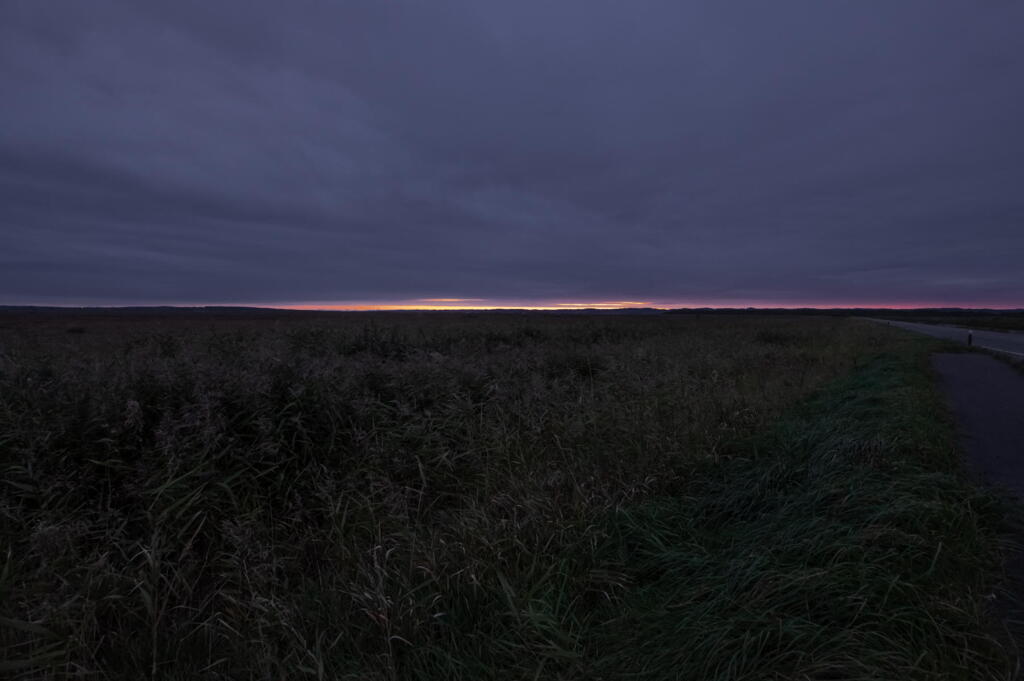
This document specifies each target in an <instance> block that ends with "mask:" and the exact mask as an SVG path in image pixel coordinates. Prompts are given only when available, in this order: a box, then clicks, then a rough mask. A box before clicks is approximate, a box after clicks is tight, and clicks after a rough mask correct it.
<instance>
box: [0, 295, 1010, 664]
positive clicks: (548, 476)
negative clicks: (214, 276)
mask: <svg viewBox="0 0 1024 681" xmlns="http://www.w3.org/2000/svg"><path fill="white" fill-rule="evenodd" d="M936 344H937V342H936V341H932V340H929V339H923V338H915V337H912V336H910V335H909V334H905V333H902V332H900V331H898V330H895V329H891V328H887V327H884V326H882V325H875V324H871V323H869V322H865V321H858V320H850V319H841V318H806V319H802V318H781V317H773V318H771V319H759V318H753V317H730V318H714V317H701V318H698V319H693V318H673V317H671V316H662V317H635V318H634V317H630V318H621V317H586V316H580V317H552V316H547V317H542V316H488V315H482V316H478V317H470V316H456V315H452V316H443V315H433V316H430V315H427V316H397V315H396V316H386V315H379V316H369V315H364V316H360V315H341V316H337V317H331V318H326V317H317V318H308V319H307V318H305V317H300V316H289V317H282V318H262V319H259V320H246V319H208V318H203V317H195V318H191V317H182V318H175V319H159V318H157V319H132V318H125V319H118V318H111V319H102V318H89V319H85V320H84V321H83V320H80V321H75V320H72V319H70V318H69V319H68V320H65V319H62V318H59V317H57V318H48V319H45V320H32V319H19V320H14V321H11V320H4V319H0V471H2V481H3V482H2V487H0V538H2V540H3V544H2V547H3V548H4V555H2V556H0V561H2V562H3V564H2V566H0V672H2V673H3V674H6V675H8V676H9V677H10V678H26V679H27V678H33V679H35V678H68V677H71V678H77V677H82V678H90V679H108V678H109V679H302V678H310V679H374V680H398V679H423V680H426V679H595V680H600V679H608V680H611V679H623V680H624V679H631V680H636V679H822V680H824V679H855V678H856V679H947V678H948V679H968V678H972V679H996V678H1009V675H1010V673H1011V671H1012V669H1013V665H1014V664H1015V662H1014V660H1015V653H1014V651H1013V649H1012V646H1011V645H1010V644H1009V642H1008V641H1007V639H1006V637H1005V636H1003V635H1002V634H1001V632H1000V630H999V627H998V625H997V624H996V623H995V619H994V618H993V617H992V614H991V613H989V612H988V610H987V603H988V602H989V600H990V595H991V593H992V591H993V589H994V588H995V587H996V584H997V579H998V572H999V565H1000V552H999V551H1000V549H999V542H998V536H997V535H998V532H999V531H1000V523H1001V522H1002V516H1003V509H1002V507H1001V505H1000V503H999V502H998V501H997V500H995V499H994V498H993V497H991V496H989V495H988V494H986V493H985V492H982V491H979V490H978V489H976V488H975V487H974V486H972V485H971V484H969V482H968V481H967V480H966V479H965V477H964V475H963V474H962V471H961V467H960V464H959V461H958V459H957V457H956V452H955V450H954V447H953V444H952V442H953V439H952V436H951V430H950V426H949V424H948V422H947V420H946V419H945V416H944V412H943V406H942V403H941V400H939V398H938V397H937V395H936V394H935V392H934V389H933V387H932V384H931V382H930V376H929V373H928V372H929V369H928V364H927V353H928V351H929V349H931V348H933V347H936Z"/></svg>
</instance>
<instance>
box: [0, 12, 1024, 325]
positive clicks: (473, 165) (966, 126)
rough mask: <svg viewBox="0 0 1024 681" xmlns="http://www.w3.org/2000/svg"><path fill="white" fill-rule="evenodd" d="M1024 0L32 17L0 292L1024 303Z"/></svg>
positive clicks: (11, 16) (6, 97) (23, 24)
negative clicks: (1022, 33)
mask: <svg viewBox="0 0 1024 681" xmlns="http://www.w3.org/2000/svg"><path fill="white" fill-rule="evenodd" d="M1022 26H1024V2H1020V1H1019V0H962V1H961V0H958V1H954V0H897V1H878V2H873V1H865V0H828V1H823V0H773V1H772V2H765V1H764V0H730V1H728V2H722V1H721V0H704V1H701V2H696V1H694V0H666V1H660V0H629V1H627V0H615V1H610V0H557V1H554V2H552V0H517V1H516V2H507V1H504V0H502V1H497V0H430V1H429V2H426V1H423V0H418V1H414V0H353V1H345V0H333V1H318V0H290V1H289V2H266V1H265V0H245V1H244V2H230V1H218V2H208V1H198V0H173V1H164V2H157V1H154V2H134V1H128V0H125V1H113V0H88V1H84V0H4V1H3V2H2V3H0V304H10V305H13V304H34V305H124V304H128V305H149V304H179V305H188V304H257V305H275V306H296V307H349V306H354V307H375V306H384V307H388V306H399V307H403V306H423V307H448V306H456V307H457V306H473V307H487V306H519V305H521V306H546V307H560V306H573V305H604V306H618V305H624V306H631V305H635V306H643V305H648V306H659V307H677V306H704V305H710V306H748V305H753V306H798V305H816V306H856V305H892V306H916V305H921V306H927V305H951V306H952V305H957V306H965V307H969V306H979V307H980V306H986V307H1024V257H1022V256H1024V40H1022V39H1021V30H1022V28H1021V27H1022Z"/></svg>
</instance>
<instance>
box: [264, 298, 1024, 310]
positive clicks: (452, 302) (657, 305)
mask: <svg viewBox="0 0 1024 681" xmlns="http://www.w3.org/2000/svg"><path fill="white" fill-rule="evenodd" d="M258 306H259V307H274V308H279V309H287V310H324V311H331V310H336V311H374V310H376V311H390V310H394V311H398V310H410V311H416V310H423V311H429V310H438V311H444V310H449V311H459V310H524V311H528V310H544V311H558V310H564V311H569V310H585V309H598V310H601V309H603V310H615V309H630V308H634V309H635V308H653V309H661V310H669V309H677V308H704V307H708V308H810V309H857V308H881V309H891V310H912V309H920V308H985V309H995V310H1000V309H1001V310H1008V309H1016V308H1011V307H1008V306H1005V305H992V304H986V303H982V302H974V303H966V302H949V301H902V302H891V301H886V302H882V301H877V300H876V301H863V302H856V303H850V302H841V303H840V302H829V301H822V300H816V301H810V300H742V299H704V300H697V299H658V300H580V299H570V300H524V299H495V298H454V297H453V298H413V299H402V300H378V301H338V302H305V303H280V304H273V303H265V304H259V305H258Z"/></svg>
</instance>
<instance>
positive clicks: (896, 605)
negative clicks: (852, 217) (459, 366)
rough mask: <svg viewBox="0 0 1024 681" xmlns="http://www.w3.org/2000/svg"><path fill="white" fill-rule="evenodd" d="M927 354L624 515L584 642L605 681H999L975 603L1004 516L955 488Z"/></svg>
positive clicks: (979, 602) (983, 499)
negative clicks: (613, 612) (597, 655)
mask: <svg viewBox="0 0 1024 681" xmlns="http://www.w3.org/2000/svg"><path fill="white" fill-rule="evenodd" d="M937 346H938V344H935V343H933V342H931V341H929V340H917V339H913V340H906V341H904V342H903V343H902V344H901V347H899V348H898V349H896V350H894V351H890V352H888V353H886V354H884V355H881V356H879V357H877V358H876V359H874V360H873V361H871V362H870V363H869V364H868V365H867V366H864V367H862V368H860V369H859V370H857V371H856V372H855V373H854V374H853V375H852V376H851V377H849V378H848V379H845V380H842V381H840V382H838V383H836V384H835V385H833V386H831V387H829V388H828V389H827V390H825V391H823V392H822V393H821V394H819V395H818V396H817V397H815V398H814V399H812V400H810V401H809V402H807V403H806V404H804V405H803V406H802V407H801V408H799V409H797V410H795V413H794V414H793V415H792V416H791V417H790V418H788V419H786V420H785V422H784V423H783V424H782V425H780V426H779V427H778V428H777V429H776V430H775V431H774V432H773V433H772V435H771V436H770V437H768V438H763V439H759V440H755V441H754V442H752V443H750V444H749V453H748V454H747V455H746V456H738V457H736V458H733V459H731V460H730V461H728V462H727V463H725V464H723V465H720V466H715V467H714V469H713V470H709V471H707V475H706V476H704V477H703V479H702V480H700V482H699V483H696V484H694V485H693V486H692V487H691V488H690V489H689V490H688V491H687V492H685V493H684V494H682V495H680V496H677V497H672V498H664V499H661V500H659V501H658V502H657V503H649V504H644V505H642V506H639V507H637V508H635V509H632V510H631V511H630V512H628V513H624V514H622V515H621V516H620V517H619V523H620V533H621V534H620V538H619V540H618V541H617V542H616V544H615V547H616V555H617V556H618V559H619V560H620V561H622V563H623V564H624V565H628V566H629V570H628V572H629V573H630V574H631V575H632V577H633V583H634V585H635V586H634V587H633V588H632V589H631V590H630V591H629V593H628V595H627V596H626V597H625V598H624V599H623V602H622V604H621V610H620V612H619V614H618V615H617V616H613V618H612V619H611V620H610V621H609V623H608V625H607V626H606V628H605V630H604V634H603V635H602V636H600V637H599V638H598V642H597V644H596V645H595V650H602V651H605V652H604V657H603V658H602V661H601V664H602V666H604V665H607V668H608V669H609V670H612V671H606V672H604V675H605V676H606V677H607V678H619V677H622V678H626V677H628V678H649V679H664V678H688V679H689V678H692V679H740V678H751V679H753V678H757V679H765V678H776V679H793V678H801V679H805V678H806V679H838V678H843V679H847V678H849V679H853V678H858V679H859V678H874V679H897V678H899V679H940V678H941V679H946V678H950V679H953V678H979V679H982V678H1009V677H1010V676H1011V672H1012V670H1013V668H1014V664H1015V661H1014V651H1013V649H1012V645H1010V644H1009V643H1008V642H1007V641H1006V637H1005V636H1003V635H1001V634H1000V633H999V631H998V630H994V629H993V624H992V613H991V612H989V611H988V610H987V605H986V604H987V603H988V602H989V600H990V597H989V594H991V592H992V590H993V588H994V585H995V584H996V582H997V580H998V575H999V572H1000V565H1001V556H1000V552H999V541H998V533H999V528H1000V527H1001V525H1002V523H1003V517H1004V512H1005V509H1004V508H1002V507H1001V505H1000V502H999V501H998V500H996V499H995V498H994V497H992V496H991V495H989V494H988V493H986V492H984V491H981V490H979V489H978V488H977V487H975V486H973V485H972V484H970V482H969V481H967V480H966V479H965V478H964V475H963V472H962V468H961V463H960V461H959V460H958V457H957V456H956V452H955V448H954V446H953V439H952V433H951V428H950V425H949V423H948V421H946V420H945V419H944V418H942V414H943V413H944V408H943V405H942V403H941V400H940V399H939V397H938V396H937V395H936V392H935V389H934V383H933V381H932V380H931V376H930V368H929V365H928V363H927V355H928V353H929V351H930V350H931V349H933V348H935V347H937ZM609 651H610V652H609ZM630 671H632V674H631V675H630V674H629V672H630Z"/></svg>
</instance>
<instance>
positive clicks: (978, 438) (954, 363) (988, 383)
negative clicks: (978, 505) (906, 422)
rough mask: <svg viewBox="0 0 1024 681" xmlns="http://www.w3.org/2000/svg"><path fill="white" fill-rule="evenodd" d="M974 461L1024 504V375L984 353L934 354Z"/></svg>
mask: <svg viewBox="0 0 1024 681" xmlns="http://www.w3.org/2000/svg"><path fill="white" fill-rule="evenodd" d="M932 364H933V366H934V367H935V371H936V373H937V374H938V375H939V381H940V385H941V387H942V388H943V391H944V392H945V393H946V397H947V399H948V400H949V406H950V407H951V408H952V411H953V415H954V416H955V417H956V422H957V433H958V435H959V437H960V443H961V445H962V446H963V448H964V450H965V451H966V452H967V460H968V463H969V464H970V465H971V467H972V468H974V469H975V470H976V471H977V472H978V473H980V474H981V477H982V478H984V479H985V480H987V481H988V482H990V483H993V484H996V485H999V486H1001V487H1003V488H1005V489H1007V490H1009V491H1010V492H1012V493H1014V494H1015V495H1016V496H1017V498H1019V499H1021V500H1024V374H1021V373H1020V372H1019V371H1015V370H1014V369H1013V367H1011V366H1010V365H1009V364H1007V363H1006V362H1000V361H999V360H998V359H995V358H994V357H989V356H987V355H983V354H980V353H973V352H972V353H967V354H963V353H960V354H946V353H943V354H937V355H932Z"/></svg>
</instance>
